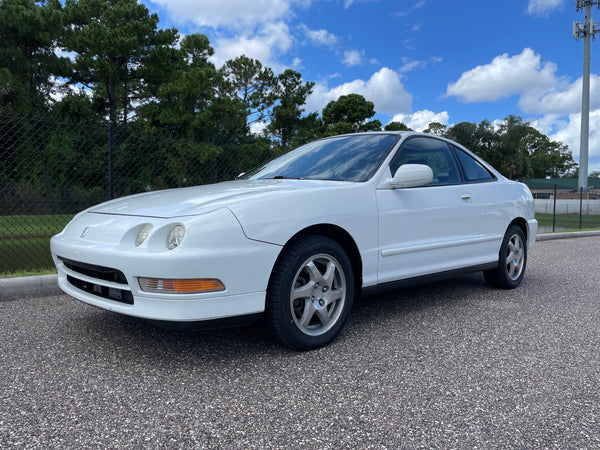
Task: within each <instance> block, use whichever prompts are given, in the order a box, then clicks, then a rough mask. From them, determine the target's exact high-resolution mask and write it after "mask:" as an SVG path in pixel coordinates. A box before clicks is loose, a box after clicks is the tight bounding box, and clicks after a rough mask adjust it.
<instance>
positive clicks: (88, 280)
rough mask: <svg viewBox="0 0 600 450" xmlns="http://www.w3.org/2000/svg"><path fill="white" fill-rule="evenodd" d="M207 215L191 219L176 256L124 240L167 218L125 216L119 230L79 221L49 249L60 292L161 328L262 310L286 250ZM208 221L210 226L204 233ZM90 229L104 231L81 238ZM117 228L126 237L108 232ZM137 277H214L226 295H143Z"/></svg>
mask: <svg viewBox="0 0 600 450" xmlns="http://www.w3.org/2000/svg"><path fill="white" fill-rule="evenodd" d="M209 216H211V217H210V218H208V217H203V218H201V219H197V218H193V219H190V221H189V223H186V229H187V230H188V231H187V233H188V234H187V235H186V239H185V241H184V242H183V243H182V245H180V246H179V247H178V248H176V249H174V250H166V249H164V248H163V249H159V248H158V246H157V245H155V244H153V243H152V241H151V239H149V244H148V245H145V244H144V245H141V246H139V247H135V246H134V245H128V244H127V243H126V242H124V239H123V238H122V236H124V235H125V236H127V235H128V233H129V234H131V233H130V231H129V230H130V229H132V228H134V227H137V226H139V223H141V222H144V223H145V222H149V221H150V222H152V223H153V225H154V229H157V230H160V229H164V227H165V226H166V225H165V223H164V222H166V221H168V219H149V218H139V217H126V218H119V219H118V220H119V223H118V225H113V224H111V221H115V218H114V217H109V218H106V221H105V223H99V222H102V220H103V219H104V218H103V217H99V216H90V217H80V218H79V219H76V220H75V221H74V222H76V223H73V222H72V223H71V224H70V225H69V226H67V228H66V229H65V231H63V232H62V233H61V234H59V235H57V236H54V237H53V238H52V240H51V242H50V247H51V252H52V256H53V258H54V262H55V264H56V267H57V270H58V284H59V287H60V288H61V289H62V290H63V291H65V292H66V293H67V294H69V295H71V296H72V297H75V298H76V299H78V300H81V301H82V302H85V303H88V304H90V305H94V306H97V307H99V308H103V309H106V310H109V311H114V312H117V313H121V314H127V315H131V316H136V317H141V318H145V319H152V320H159V321H202V320H213V319H221V318H228V317H234V316H243V315H249V314H256V313H260V312H262V311H264V307H265V293H266V288H267V284H268V280H269V277H270V274H271V270H272V268H273V266H274V264H275V261H276V259H277V256H278V255H279V252H280V251H281V246H278V245H273V244H269V243H264V242H257V241H253V240H250V239H248V238H247V237H246V236H245V235H244V234H243V232H242V230H241V228H240V226H239V224H238V222H237V220H236V219H235V217H234V216H233V214H232V213H231V212H230V211H228V210H222V211H220V212H215V213H213V214H210V215H209ZM209 219H210V220H209ZM203 221H204V222H208V221H209V222H210V223H211V224H212V225H211V226H210V227H207V226H204V225H205V224H203V223H202V222H203ZM170 222H172V221H170ZM215 223H218V226H216V225H215ZM90 226H94V227H102V228H103V230H104V231H103V233H97V234H96V235H94V234H93V233H88V235H86V236H84V237H82V236H81V234H82V233H81V231H80V230H81V229H84V228H85V227H90ZM111 227H112V230H115V229H116V228H118V229H119V230H120V231H119V232H108V231H110V229H111ZM107 229H108V231H107ZM123 230H125V231H124V232H123ZM89 235H91V236H98V238H90V237H89ZM139 277H148V278H164V279H190V278H216V279H219V280H221V281H222V282H223V284H224V285H225V290H223V291H218V292H206V293H194V294H187V293H184V294H169V293H154V292H152V293H151V292H144V291H143V290H142V289H141V288H140V285H139V282H138V278H139Z"/></svg>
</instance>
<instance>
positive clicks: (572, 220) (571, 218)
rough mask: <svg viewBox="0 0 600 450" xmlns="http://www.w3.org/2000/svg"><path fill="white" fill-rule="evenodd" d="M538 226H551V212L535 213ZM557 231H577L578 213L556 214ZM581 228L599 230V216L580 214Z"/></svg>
mask: <svg viewBox="0 0 600 450" xmlns="http://www.w3.org/2000/svg"><path fill="white" fill-rule="evenodd" d="M535 218H536V219H537V221H538V225H539V226H540V227H548V228H550V229H551V227H552V214H536V215H535ZM555 226H556V229H557V231H579V214H557V215H556V221H555ZM582 229H584V230H600V216H582Z"/></svg>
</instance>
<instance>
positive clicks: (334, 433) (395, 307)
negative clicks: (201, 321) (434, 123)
mask: <svg viewBox="0 0 600 450" xmlns="http://www.w3.org/2000/svg"><path fill="white" fill-rule="evenodd" d="M599 255H600V237H588V238H580V239H568V240H556V241H545V242H540V243H537V244H536V245H535V246H534V248H533V249H532V250H531V252H530V259H529V267H528V269H527V275H526V278H525V281H524V284H523V285H522V286H521V287H520V288H519V289H517V290H516V291H508V292H506V291H497V290H494V289H491V288H489V287H488V286H487V285H486V284H485V282H484V281H483V277H482V276H481V275H479V274H477V275H469V276H466V277H460V278H457V279H453V280H449V281H443V282H438V283H434V284H429V285H427V286H422V287H418V288H411V289H405V290H401V291H396V292H393V293H390V294H387V295H382V296H378V297H374V298H369V299H363V300H361V301H360V302H358V303H357V304H356V305H355V308H354V311H353V314H352V317H351V321H350V323H349V324H348V326H347V327H346V329H345V331H344V332H343V333H342V335H341V336H340V338H339V339H338V340H337V341H336V342H335V343H334V344H333V345H331V346H329V347H326V348H323V349H320V350H317V351H313V352H308V353H294V352H290V351H288V350H286V349H283V348H281V347H278V346H276V345H274V344H273V343H271V342H270V341H269V340H268V339H267V338H265V336H264V335H263V334H262V332H261V331H260V329H259V328H258V327H256V326H253V327H246V328H239V329H230V330H219V331H212V332H207V331H204V332H197V331H195V332H194V331H187V332H174V331H167V330H163V329H158V328H155V327H153V326H151V325H149V324H147V323H145V322H143V321H139V320H136V319H133V318H128V317H122V316H118V315H114V314H111V313H109V312H105V311H102V310H99V309H95V308H93V307H90V306H87V305H84V304H81V303H79V302H77V301H75V300H73V299H70V298H69V297H66V296H60V297H49V298H31V299H20V300H13V301H4V302H0V342H1V344H2V351H1V354H0V448H10V447H19V448H22V447H69V448H75V447H84V446H85V447H96V448H106V447H113V448H114V447H123V446H129V447H144V448H146V447H147V448H157V447H175V448H184V447H185V448H187V447H192V446H195V447H205V448H223V447H229V448H231V447H233V448H271V447H280V446H282V447H283V446H285V447H292V448H344V447H360V448H368V447H372V448H386V447H387V448H399V447H402V448H415V447H428V448H430V447H437V448H450V447H469V448H473V447H483V448H506V447H513V448H514V447H519V448H524V447H527V448H541V447H544V448H566V447H568V448H598V447H600V351H599V349H600V295H599V288H600V281H599V278H598V277H599V274H600V256H599Z"/></svg>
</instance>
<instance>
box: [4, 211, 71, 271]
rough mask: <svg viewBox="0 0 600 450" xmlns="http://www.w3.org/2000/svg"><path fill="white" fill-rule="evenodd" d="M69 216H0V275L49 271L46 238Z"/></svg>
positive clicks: (59, 228)
mask: <svg viewBox="0 0 600 450" xmlns="http://www.w3.org/2000/svg"><path fill="white" fill-rule="evenodd" d="M72 218H73V216H72V215H40V216H37V215H16V216H1V217H0V255H2V258H1V259H0V278H7V277H12V276H26V275H40V274H44V273H53V272H55V270H54V263H53V262H52V257H51V256H50V238H51V237H52V236H53V235H55V234H56V233H59V232H60V231H61V230H62V229H63V228H64V227H65V225H66V224H67V223H69V221H70V220H71V219H72Z"/></svg>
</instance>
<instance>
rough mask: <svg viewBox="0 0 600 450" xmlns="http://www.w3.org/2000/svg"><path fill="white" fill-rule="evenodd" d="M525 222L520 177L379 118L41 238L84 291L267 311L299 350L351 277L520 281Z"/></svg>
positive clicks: (150, 303) (109, 206) (85, 297)
mask: <svg viewBox="0 0 600 450" xmlns="http://www.w3.org/2000/svg"><path fill="white" fill-rule="evenodd" d="M536 232H537V222H536V220H535V218H534V207H533V199H532V196H531V193H530V192H529V190H528V188H527V187H526V186H525V185H524V184H521V183H518V182H514V181H510V180H508V179H506V178H505V177H503V176H502V175H501V174H500V173H498V172H497V171H496V170H494V168H492V167H490V166H489V165H488V164H487V163H485V162H484V161H482V160H481V159H480V158H478V157H477V156H475V155H474V154H473V153H471V152H469V151H468V150H467V149H465V148H463V147H462V146H460V145H458V144H456V143H454V142H452V141H449V140H447V139H443V138H439V137H436V136H432V135H428V134H421V133H412V132H375V133H360V134H352V135H343V136H335V137H330V138H326V139H321V140H318V141H314V142H312V143H309V144H307V145H304V146H302V147H299V148H297V149H295V150H293V151H290V152H289V153H286V154H284V155H282V156H280V157H278V158H276V159H274V160H272V161H269V162H267V163H266V164H264V165H262V166H260V167H258V168H256V169H254V170H252V171H251V172H248V173H246V174H244V175H242V176H240V177H239V178H238V179H237V180H235V181H229V182H224V183H218V184H212V185H206V186H197V187H191V188H181V189H172V190H165V191H158V192H149V193H143V194H138V195H132V196H129V197H124V198H121V199H117V200H112V201H109V202H106V203H103V204H101V205H98V206H95V207H92V208H89V209H87V210H85V211H83V212H81V213H79V214H77V215H76V216H75V218H74V219H73V220H72V221H71V222H70V223H69V224H68V225H67V226H66V228H65V229H64V230H63V231H62V232H61V233H60V234H58V235H56V236H54V237H53V238H52V241H51V250H52V256H53V258H54V262H55V263H56V267H57V268H58V274H59V278H58V280H59V285H60V287H61V288H62V289H63V290H64V291H65V292H66V293H67V294H69V295H71V296H73V297H75V298H77V299H79V300H81V301H83V302H86V303H89V304H91V305H94V306H98V307H100V308H104V309H107V310H110V311H114V312H117V313H121V314H129V315H132V316H137V317H141V318H145V319H149V320H153V321H158V322H199V321H208V323H210V324H214V322H213V321H216V322H217V323H219V324H220V322H223V321H231V320H233V319H241V320H245V321H250V320H253V319H256V318H258V317H259V316H263V317H264V319H265V324H266V326H267V328H268V330H269V331H270V332H271V334H272V335H273V336H274V337H275V339H277V340H278V341H279V342H281V343H282V344H284V345H286V346H288V347H291V348H293V349H297V350H307V349H313V348H317V347H320V346H323V345H325V344H328V343H329V342H331V341H332V340H333V339H335V338H336V336H337V335H338V334H339V333H340V331H341V330H342V328H343V327H344V324H345V323H346V320H347V319H348V315H349V314H350V310H351V308H352V302H353V299H354V297H355V296H356V295H357V294H360V293H363V294H368V293H373V292H376V291H379V290H381V289H389V288H394V287H398V286H401V285H403V284H406V283H407V282H408V283H413V282H415V280H417V281H421V280H423V281H427V280H429V279H431V278H432V277H435V278H437V277H439V276H451V275H455V274H458V273H464V272H469V271H481V270H483V273H484V275H485V278H486V280H487V281H488V282H489V283H490V284H491V285H493V286H496V287H499V288H505V289H511V288H515V287H517V286H518V285H519V284H520V283H521V280H522V279H523V275H524V273H525V266H526V262H527V249H528V247H530V246H531V245H533V243H534V242H535V239H536Z"/></svg>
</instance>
